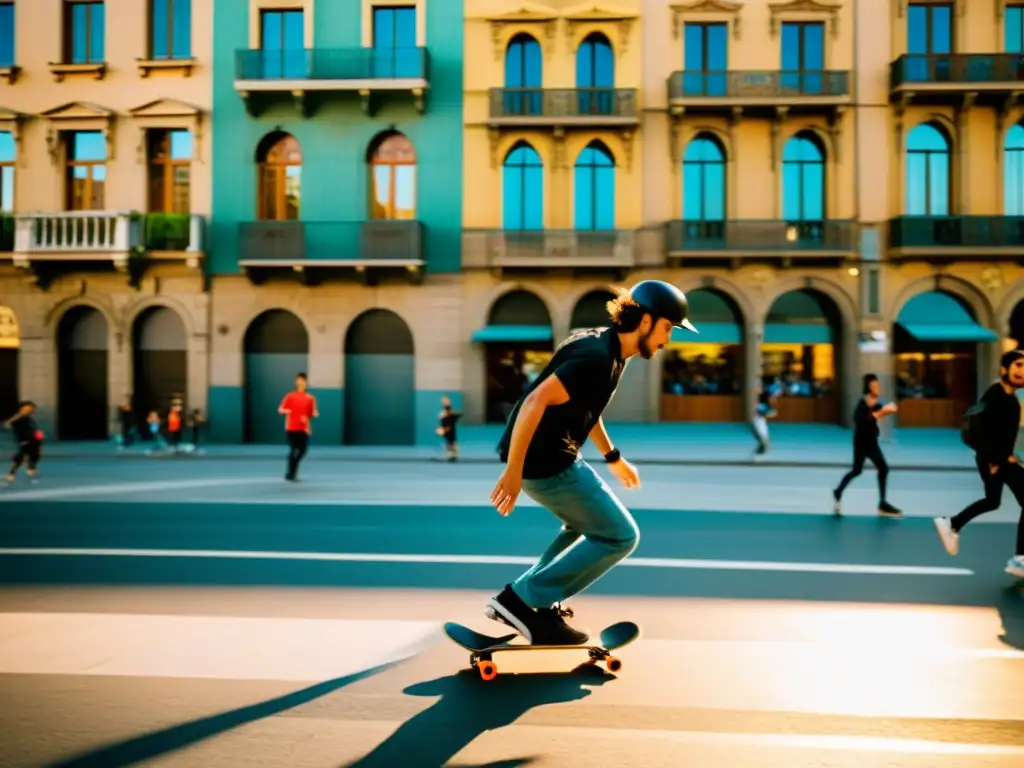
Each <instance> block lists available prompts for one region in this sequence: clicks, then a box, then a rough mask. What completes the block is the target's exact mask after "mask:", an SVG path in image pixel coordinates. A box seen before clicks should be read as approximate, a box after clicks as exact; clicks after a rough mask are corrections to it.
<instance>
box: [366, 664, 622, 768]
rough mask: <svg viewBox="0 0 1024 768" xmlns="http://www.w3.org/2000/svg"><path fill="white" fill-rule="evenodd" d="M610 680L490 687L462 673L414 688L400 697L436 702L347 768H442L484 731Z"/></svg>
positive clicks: (552, 679) (554, 678)
mask: <svg viewBox="0 0 1024 768" xmlns="http://www.w3.org/2000/svg"><path fill="white" fill-rule="evenodd" d="M614 679H615V677H614V676H613V675H609V674H608V673H606V672H605V671H604V670H603V669H601V668H599V667H595V668H587V669H586V670H579V671H577V672H575V673H572V674H565V673H562V674H550V675H548V674H534V675H504V676H503V675H498V677H497V678H495V679H494V680H491V681H489V682H484V681H483V680H481V679H480V676H479V675H478V674H477V673H476V672H475V671H473V670H464V671H462V672H459V673H457V674H454V675H450V676H448V677H440V678H437V679H436V680H430V681H429V682H424V683H417V684H415V685H412V686H409V687H408V688H406V689H405V690H404V691H403V693H406V694H408V695H410V696H438V697H440V698H438V700H437V701H436V702H435V703H434V705H433V706H431V707H429V708H428V709H425V710H423V711H422V712H420V713H419V714H418V715H416V716H415V717H413V718H412V719H410V720H407V721H406V722H404V723H402V725H401V726H400V727H399V729H398V730H397V731H395V732H394V733H393V734H392V735H391V736H389V737H388V738H387V740H385V741H383V742H382V743H381V744H379V745H378V746H377V747H376V748H375V749H374V750H373V751H372V752H370V753H369V754H368V755H366V756H365V757H364V758H362V759H361V760H357V761H356V762H354V763H349V764H348V765H347V766H346V768H394V766H396V765H404V766H409V768H441V766H444V765H447V763H448V761H449V760H451V759H452V758H453V757H454V756H455V755H456V754H458V753H459V752H460V751H461V750H462V749H464V748H465V747H466V746H468V745H469V744H471V743H472V742H473V740H474V739H475V738H476V737H477V736H479V735H480V734H482V733H484V732H485V731H493V730H496V729H498V728H501V727H503V726H506V725H510V724H511V723H514V722H515V721H516V720H518V719H519V718H520V717H521V716H522V715H523V714H525V713H526V712H527V711H529V710H530V709H532V708H533V707H537V706H540V705H542V704H556V703H562V702H569V701H577V700H579V699H582V698H585V697H587V696H589V695H590V688H592V687H596V686H599V685H603V684H604V683H605V682H607V681H609V680H614ZM534 759H535V758H532V757H524V758H517V759H514V760H507V761H502V762H499V763H491V764H489V765H488V766H482V767H481V768H499V766H500V768H515V766H521V765H528V764H529V763H532V762H533V761H534ZM410 761H411V762H410Z"/></svg>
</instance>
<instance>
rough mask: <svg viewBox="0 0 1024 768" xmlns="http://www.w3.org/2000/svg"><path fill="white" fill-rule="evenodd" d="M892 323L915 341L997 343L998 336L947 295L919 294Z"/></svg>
mask: <svg viewBox="0 0 1024 768" xmlns="http://www.w3.org/2000/svg"><path fill="white" fill-rule="evenodd" d="M896 323H897V324H898V325H899V326H900V327H902V328H903V330H905V331H906V332H907V333H909V334H910V335H911V336H913V337H914V338H915V339H917V340H918V341H967V342H982V341H998V340H999V336H998V335H997V334H996V333H995V332H994V331H992V330H990V329H988V328H986V327H985V326H983V325H979V324H978V322H977V321H976V320H975V319H974V318H973V317H971V315H970V313H969V312H968V311H967V308H966V307H964V305H963V304H961V303H960V302H959V301H958V300H957V299H955V298H953V297H952V296H950V295H949V294H948V293H942V292H941V291H929V292H927V293H919V294H918V295H917V296H915V297H914V298H912V299H911V300H910V301H908V302H907V303H906V304H905V305H904V307H903V309H901V310H900V314H899V317H898V318H897V319H896Z"/></svg>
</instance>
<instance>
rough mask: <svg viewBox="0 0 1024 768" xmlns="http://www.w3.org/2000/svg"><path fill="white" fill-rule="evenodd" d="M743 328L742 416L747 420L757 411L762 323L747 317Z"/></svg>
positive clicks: (762, 337) (762, 334)
mask: <svg viewBox="0 0 1024 768" xmlns="http://www.w3.org/2000/svg"><path fill="white" fill-rule="evenodd" d="M745 322H746V324H745V326H744V328H743V340H744V344H743V416H744V419H746V420H747V421H749V420H751V419H753V418H754V413H755V412H756V411H757V393H758V391H759V390H760V388H761V368H762V365H763V363H762V356H761V342H762V340H763V339H764V323H763V322H762V321H761V320H753V319H750V318H747V320H746V321H745Z"/></svg>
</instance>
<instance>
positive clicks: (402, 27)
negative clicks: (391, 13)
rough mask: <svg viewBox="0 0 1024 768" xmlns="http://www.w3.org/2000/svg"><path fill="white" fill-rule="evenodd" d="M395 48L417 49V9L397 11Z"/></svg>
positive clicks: (399, 9)
mask: <svg viewBox="0 0 1024 768" xmlns="http://www.w3.org/2000/svg"><path fill="white" fill-rule="evenodd" d="M395 47H396V48H415V47H416V8H415V7H407V8H396V9H395Z"/></svg>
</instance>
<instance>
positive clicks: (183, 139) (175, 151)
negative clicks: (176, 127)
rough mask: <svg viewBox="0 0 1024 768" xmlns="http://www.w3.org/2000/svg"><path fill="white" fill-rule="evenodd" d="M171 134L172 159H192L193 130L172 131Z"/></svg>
mask: <svg viewBox="0 0 1024 768" xmlns="http://www.w3.org/2000/svg"><path fill="white" fill-rule="evenodd" d="M170 135H171V159H172V160H191V159H192V132H191V131H184V130H181V131H170Z"/></svg>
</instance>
